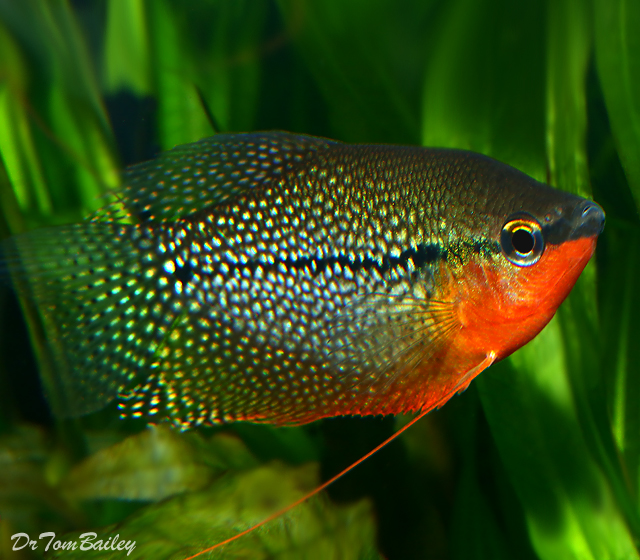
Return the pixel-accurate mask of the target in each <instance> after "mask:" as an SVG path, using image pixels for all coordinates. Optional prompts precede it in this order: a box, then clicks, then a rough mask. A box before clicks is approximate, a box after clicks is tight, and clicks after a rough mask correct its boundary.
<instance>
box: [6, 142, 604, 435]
mask: <svg viewBox="0 0 640 560" xmlns="http://www.w3.org/2000/svg"><path fill="white" fill-rule="evenodd" d="M523 216H524V218H523ZM514 220H515V221H514ZM518 220H520V221H518ZM523 220H524V221H523ZM527 220H529V221H528V222H527ZM603 220H604V214H603V213H602V211H601V210H600V209H599V207H597V205H595V204H594V203H591V202H589V201H585V200H584V199H582V198H580V197H575V196H572V195H568V194H566V193H561V192H560V191H556V190H554V189H551V188H550V187H547V186H545V185H542V184H540V183H538V182H536V181H534V180H533V179H531V178H529V177H527V176H526V175H524V174H522V173H520V172H518V171H517V170H515V169H513V168H511V167H509V166H506V165H504V164H501V163H499V162H496V161H495V160H492V159H490V158H486V157H484V156H481V155H478V154H473V153H470V152H464V151H459V150H432V149H426V148H418V147H406V146H405V147H401V146H382V145H381V146H378V145H348V144H343V143H340V142H335V141H331V140H326V139H321V138H314V137H309V136H302V135H292V134H288V133H284V132H267V133H253V134H221V135H217V136H214V137H212V138H209V139H204V140H202V141H200V142H196V143H193V144H187V145H184V146H179V147H177V148H175V149H174V150H171V151H169V152H167V153H165V154H162V155H161V156H160V157H159V158H158V159H156V160H153V161H151V162H146V163H143V164H139V165H136V166H133V167H132V168H129V169H128V170H125V172H124V173H123V189H122V192H121V193H119V194H118V197H117V201H116V202H114V203H112V204H110V205H108V206H107V207H106V208H104V209H103V210H102V211H100V212H99V213H97V214H96V215H95V216H93V218H92V219H91V221H88V222H85V223H84V224H78V225H75V226H68V227H63V228H52V229H48V230H43V231H40V232H33V233H29V234H25V235H23V236H16V237H14V238H12V239H11V240H9V241H8V242H5V244H4V246H3V248H4V253H5V255H6V256H5V261H4V262H5V263H6V264H5V268H8V270H10V271H11V273H12V274H13V276H14V278H16V279H17V280H18V284H19V285H22V286H23V292H24V293H25V294H26V295H28V296H30V297H33V298H35V299H36V301H37V303H38V304H39V307H40V309H41V314H42V316H43V318H44V320H45V326H46V327H47V329H48V330H49V331H50V332H51V333H52V336H51V337H50V343H51V347H52V350H53V353H54V358H55V360H56V362H57V366H58V368H57V369H58V377H57V379H58V383H59V387H58V388H57V389H56V390H57V391H59V392H61V393H62V395H63V399H62V403H63V406H60V407H59V408H60V410H58V412H60V413H64V414H83V413H86V412H90V411H92V410H96V409H98V408H100V407H101V406H104V405H105V404H106V403H108V402H110V401H111V400H114V399H116V400H118V402H119V406H120V409H121V411H122V414H123V415H127V414H131V415H133V416H143V417H146V418H148V419H149V421H151V422H155V421H161V420H163V419H170V420H171V421H173V422H174V423H175V424H176V425H178V426H180V427H182V428H188V427H190V426H193V425H196V424H202V423H218V422H228V421H235V420H250V421H259V422H272V423H278V424H297V423H304V422H309V421H312V420H315V419H317V418H321V417H325V416H335V415H341V414H386V413H397V412H402V411H412V410H420V409H424V408H429V407H433V406H437V405H440V404H442V403H443V402H444V401H445V400H446V399H448V398H449V397H450V396H451V395H452V394H454V393H455V392H456V391H458V390H461V389H463V388H464V387H466V385H467V384H468V382H469V381H470V380H471V378H472V377H473V376H475V375H477V374H478V373H479V372H480V371H481V370H482V369H484V368H485V367H487V366H488V365H489V364H490V363H491V362H493V361H494V360H495V359H500V358H502V357H504V356H505V355H508V354H509V353H510V352H512V351H513V350H514V349H515V348H516V347H517V346H518V345H521V344H523V343H524V342H526V340H528V339H529V338H531V337H532V336H534V335H535V333H537V331H539V330H540V328H542V327H543V326H544V324H546V322H547V321H548V320H549V319H550V318H551V316H552V315H553V312H555V309H556V308H557V305H559V302H560V301H561V300H562V298H563V297H564V295H566V293H568V289H570V287H571V285H573V282H574V281H575V278H577V274H579V272H580V271H581V270H582V267H583V266H584V265H585V264H586V262H587V260H588V258H589V257H590V255H591V252H593V247H594V246H595V245H594V243H595V238H596V237H597V234H598V233H599V232H600V230H601V229H602V224H603ZM521 222H522V223H527V224H529V223H530V224H532V225H531V227H532V228H534V229H535V228H538V229H539V232H540V233H539V235H540V237H539V239H541V240H542V241H540V243H545V240H546V247H545V246H543V248H542V250H540V252H539V254H538V255H537V257H536V258H537V259H539V263H538V261H537V260H536V261H535V262H536V263H537V264H534V265H533V266H530V263H531V262H533V260H532V259H530V260H529V261H526V262H525V261H523V262H522V263H521V262H519V261H518V259H519V258H520V257H518V255H515V257H514V255H511V254H510V253H513V247H511V248H510V249H509V247H510V245H509V244H510V243H511V241H510V238H509V237H508V232H509V231H510V230H509V229H508V227H510V226H509V224H511V223H513V224H515V223H518V224H520V223H521ZM519 227H520V226H519ZM522 227H524V226H522ZM527 227H529V226H527ZM505 228H507V229H506V230H505ZM505 231H507V234H506V235H507V237H506V238H505ZM536 231H538V230H537V229H536ZM531 235H533V234H531ZM536 235H537V234H536ZM545 236H546V237H545ZM532 239H533V238H532ZM536 239H537V238H536ZM505 244H506V245H505ZM568 248H572V249H571V251H570V252H567V251H568ZM538 249H540V248H539V247H538V248H537V249H536V250H538ZM531 251H533V249H531ZM558 255H563V256H562V257H558ZM525 256H526V255H525ZM571 259H573V261H575V262H577V263H578V264H575V263H574V262H573V261H572V260H571ZM570 261H571V262H570ZM7 265H8V266H7ZM565 268H566V269H568V270H569V269H570V270H571V272H570V273H567V279H566V281H564V280H563V281H562V282H557V284H558V288H554V290H553V293H548V294H547V293H544V290H540V289H539V290H538V292H539V293H535V294H534V293H533V287H535V286H538V285H540V286H542V285H543V282H544V281H546V279H549V278H558V277H562V278H564V276H563V275H565ZM576 271H577V273H576ZM562 290H564V292H563V294H564V295H556V292H558V294H560V292H561V291H562ZM534 296H535V297H534ZM535 298H538V300H536V301H533V300H534V299H535ZM554 298H555V299H554ZM547 302H548V305H547ZM525 307H526V309H527V310H525ZM518 313H520V314H522V317H523V321H520V322H518ZM514 317H515V319H514ZM52 401H53V402H54V403H55V402H56V400H55V399H52Z"/></svg>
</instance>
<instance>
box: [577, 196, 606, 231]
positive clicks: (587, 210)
mask: <svg viewBox="0 0 640 560" xmlns="http://www.w3.org/2000/svg"><path fill="white" fill-rule="evenodd" d="M572 221H573V234H572V235H571V237H572V238H574V239H575V238H577V237H597V236H598V235H600V234H601V233H602V230H603V229H604V222H605V214H604V210H603V209H602V207H601V206H600V205H599V204H598V203H596V202H593V200H585V201H584V202H583V203H582V204H579V205H578V206H576V208H575V210H574V211H573V219H572Z"/></svg>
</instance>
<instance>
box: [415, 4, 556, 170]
mask: <svg viewBox="0 0 640 560" xmlns="http://www.w3.org/2000/svg"><path fill="white" fill-rule="evenodd" d="M446 6H447V11H446V14H445V17H443V20H444V21H443V22H442V23H441V25H440V29H439V32H438V40H437V48H436V49H434V55H433V57H432V59H431V60H430V61H429V65H428V68H427V73H426V79H425V82H424V90H423V99H422V103H423V105H422V107H423V111H422V115H423V118H422V143H423V144H424V145H425V146H440V147H455V148H464V149H469V150H474V151H477V152H481V153H484V154H487V155H491V156H492V157H495V158H497V159H500V160H502V161H505V162H507V163H509V164H511V165H513V166H515V167H517V168H518V169H521V170H522V171H524V172H525V173H528V174H529V175H532V176H533V177H536V178H537V179H541V180H544V176H545V173H544V170H545V166H544V134H545V131H544V122H545V117H544V83H545V67H544V52H545V45H544V16H545V9H544V4H543V3H541V2H538V1H532V0H527V1H524V2H510V1H509V0H496V1H494V2H477V1H475V0H455V1H453V2H448V3H447V4H446Z"/></svg>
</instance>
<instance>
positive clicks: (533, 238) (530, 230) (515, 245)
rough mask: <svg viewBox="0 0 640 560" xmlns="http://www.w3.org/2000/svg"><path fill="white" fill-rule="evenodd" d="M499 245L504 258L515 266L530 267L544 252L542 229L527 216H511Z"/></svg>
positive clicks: (532, 218) (531, 217) (501, 235)
mask: <svg viewBox="0 0 640 560" xmlns="http://www.w3.org/2000/svg"><path fill="white" fill-rule="evenodd" d="M500 245H501V247H502V252H503V253H504V256H505V257H507V259H509V261H511V262H512V263H513V264H515V265H516V266H531V265H532V264H535V263H537V262H538V260H539V259H540V257H541V256H542V253H543V251H544V239H543V237H542V228H541V227H540V224H539V223H538V221H537V220H536V219H535V218H534V217H533V216H530V215H528V214H518V215H516V216H513V217H512V218H511V219H510V220H509V221H508V222H507V223H506V224H505V225H504V226H503V227H502V233H501V234H500Z"/></svg>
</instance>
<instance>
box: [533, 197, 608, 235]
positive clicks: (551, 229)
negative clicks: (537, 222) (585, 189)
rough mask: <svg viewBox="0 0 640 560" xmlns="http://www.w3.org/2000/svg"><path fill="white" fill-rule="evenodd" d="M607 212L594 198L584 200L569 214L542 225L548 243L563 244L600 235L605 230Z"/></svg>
mask: <svg viewBox="0 0 640 560" xmlns="http://www.w3.org/2000/svg"><path fill="white" fill-rule="evenodd" d="M605 219H606V218H605V213H604V210H603V209H602V207H601V206H600V205H599V204H598V203H597V202H593V201H592V200H584V201H582V202H581V203H580V204H578V205H576V207H575V208H574V209H573V212H571V214H569V215H564V214H563V215H561V216H559V217H558V218H557V219H555V220H553V221H552V222H551V223H549V224H545V225H544V226H542V234H543V236H544V239H545V241H546V242H547V243H549V244H551V245H561V244H562V243H564V242H565V241H573V240H576V239H580V238H584V237H598V236H599V235H600V234H601V233H602V231H603V230H604V223H605Z"/></svg>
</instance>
